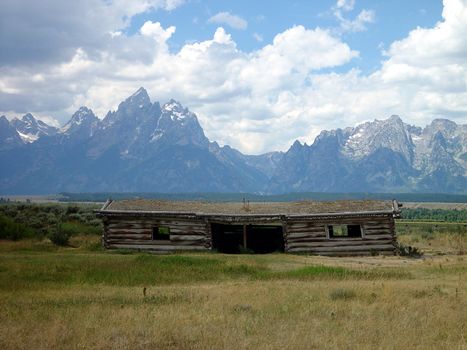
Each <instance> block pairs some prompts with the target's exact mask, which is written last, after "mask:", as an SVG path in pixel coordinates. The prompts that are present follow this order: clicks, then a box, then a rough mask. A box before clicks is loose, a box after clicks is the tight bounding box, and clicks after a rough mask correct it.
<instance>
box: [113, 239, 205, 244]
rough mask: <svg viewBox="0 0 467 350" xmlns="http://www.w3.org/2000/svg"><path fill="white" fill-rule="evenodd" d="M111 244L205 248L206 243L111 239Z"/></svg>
mask: <svg viewBox="0 0 467 350" xmlns="http://www.w3.org/2000/svg"><path fill="white" fill-rule="evenodd" d="M107 242H108V243H109V244H128V245H144V246H166V245H171V246H184V245H186V246H193V245H199V246H204V241H177V242H171V241H144V240H119V239H109V240H107Z"/></svg>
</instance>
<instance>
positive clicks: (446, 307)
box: [0, 242, 467, 349]
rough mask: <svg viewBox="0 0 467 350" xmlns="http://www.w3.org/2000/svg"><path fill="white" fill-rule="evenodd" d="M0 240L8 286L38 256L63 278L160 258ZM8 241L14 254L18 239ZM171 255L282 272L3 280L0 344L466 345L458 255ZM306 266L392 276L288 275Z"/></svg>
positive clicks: (466, 307)
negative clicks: (77, 267) (127, 281)
mask: <svg viewBox="0 0 467 350" xmlns="http://www.w3.org/2000/svg"><path fill="white" fill-rule="evenodd" d="M8 244H9V246H8V250H5V249H0V277H2V276H3V277H5V278H9V279H11V281H15V280H16V277H15V276H16V275H19V274H21V273H23V270H25V269H29V270H28V271H29V272H28V273H33V272H34V269H35V267H34V265H28V264H34V262H37V259H42V258H44V259H51V260H50V264H51V266H50V269H51V270H52V269H53V270H54V271H55V273H57V271H58V272H60V273H63V274H66V273H67V271H68V270H67V269H71V268H72V267H71V266H74V265H70V264H67V263H66V261H67V259H71V260H73V261H74V262H77V263H80V262H82V263H83V266H84V265H85V263H86V262H87V263H88V265H86V266H87V267H86V268H89V261H94V260H93V259H96V260H95V261H96V262H99V261H101V260H99V259H104V260H105V261H107V260H106V259H109V261H112V262H114V261H118V260H123V259H127V260H125V261H132V260H131V259H136V260H135V261H139V260H142V261H143V262H145V263H147V262H148V261H147V260H151V261H152V260H153V259H155V260H154V261H155V262H156V263H157V261H159V260H158V259H164V258H163V257H159V256H146V255H144V256H140V255H138V254H137V255H130V256H128V255H116V254H108V253H105V252H95V253H92V252H85V251H83V250H79V249H60V250H57V251H52V252H50V251H49V252H43V251H33V250H24V251H14V249H13V248H12V246H13V245H14V244H11V243H8ZM18 244H19V245H23V248H24V245H25V243H24V242H23V243H18ZM0 245H1V243H0ZM26 247H27V245H26ZM0 248H1V247H0ZM28 249H29V248H28ZM41 249H42V248H41ZM54 257H55V258H58V259H53V258H54ZM140 257H142V258H144V259H139V258H140ZM180 257H181V258H184V257H186V258H187V259H190V258H193V259H197V258H199V259H211V258H215V259H219V261H220V262H223V261H225V262H226V266H227V267H235V266H237V267H242V266H246V267H249V268H254V267H258V268H261V269H263V270H264V271H272V272H274V271H276V272H277V273H283V275H278V276H279V277H276V278H271V279H269V278H265V279H263V278H250V277H248V276H247V275H242V274H239V275H231V276H230V275H229V276H228V277H225V278H222V279H221V280H215V279H214V280H206V281H202V280H191V279H189V278H187V280H186V281H181V282H180V281H177V282H176V283H171V282H164V283H162V282H160V281H161V280H160V279H157V278H156V277H157V276H154V279H151V278H148V280H147V281H146V283H143V284H141V283H137V285H135V286H127V285H118V284H112V283H86V282H82V283H78V282H76V281H75V282H70V281H67V282H63V281H62V282H57V283H52V282H51V283H49V282H47V281H46V282H44V283H43V284H37V286H34V287H27V286H26V287H24V288H19V287H18V288H16V287H15V288H14V289H12V288H13V287H11V285H10V286H8V285H3V287H2V288H0V310H1V312H0V348H1V349H51V348H54V349H89V348H93V349H466V348H467V291H466V281H467V257H465V256H457V255H443V256H428V257H425V258H424V259H407V258H401V257H384V258H383V257H365V258H358V257H352V258H350V257H349V258H329V257H310V256H294V255H285V254H278V255H265V256H251V255H239V256H223V255H217V254H204V255H203V254H196V255H195V254H186V255H183V256H180ZM138 259H139V260H138ZM60 261H63V264H60ZM160 261H162V260H160ZM182 261H183V260H182ZM189 261H190V260H189ZM189 261H188V262H189ZM21 264H23V265H21ZM316 265H324V266H341V267H344V268H348V269H351V270H358V271H360V270H365V271H376V272H378V271H381V272H390V273H392V274H387V275H381V277H374V278H360V277H358V275H355V276H354V277H353V275H352V274H350V275H348V276H344V277H342V276H341V277H333V276H331V275H318V276H316V277H313V278H307V277H303V276H302V275H297V276H296V275H293V274H287V273H288V272H293V271H296V270H297V269H300V268H303V267H306V266H316ZM96 266H97V265H96ZM148 266H152V265H148ZM207 268H210V267H209V266H207ZM96 269H97V267H96ZM245 269H246V268H245ZM37 270H38V271H39V269H38V268H37ZM263 270H261V271H263ZM180 271H181V272H180V273H185V272H183V271H184V270H180ZM226 271H229V269H227V270H226ZM245 271H248V269H246V270H245ZM109 273H110V272H109ZM15 274H16V275H15ZM374 276H377V275H374ZM398 276H400V277H398ZM156 281H159V282H156ZM41 283H42V282H41ZM18 285H20V284H18ZM144 287H146V295H144V294H143V289H144Z"/></svg>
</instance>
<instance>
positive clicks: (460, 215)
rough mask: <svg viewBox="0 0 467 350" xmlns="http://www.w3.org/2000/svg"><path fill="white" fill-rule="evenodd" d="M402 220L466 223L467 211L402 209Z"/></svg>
mask: <svg viewBox="0 0 467 350" xmlns="http://www.w3.org/2000/svg"><path fill="white" fill-rule="evenodd" d="M401 216H402V219H406V220H416V221H443V222H467V210H457V209H425V208H418V209H408V208H403V209H402V215H401Z"/></svg>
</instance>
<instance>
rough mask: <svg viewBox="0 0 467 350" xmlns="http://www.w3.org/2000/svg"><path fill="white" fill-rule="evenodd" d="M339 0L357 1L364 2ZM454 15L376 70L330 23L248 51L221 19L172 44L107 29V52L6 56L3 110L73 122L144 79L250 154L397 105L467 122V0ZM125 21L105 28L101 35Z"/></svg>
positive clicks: (167, 30)
mask: <svg viewBox="0 0 467 350" xmlns="http://www.w3.org/2000/svg"><path fill="white" fill-rule="evenodd" d="M89 1H90V0H89ZM339 3H341V8H345V7H346V8H347V9H349V10H346V11H350V10H351V9H350V8H351V7H352V8H353V6H354V2H352V1H342V2H338V5H339ZM142 8H144V6H143V7H142ZM140 10H141V9H134V10H131V11H133V12H134V11H140ZM342 11H344V10H342ZM117 12H118V11H117ZM442 16H443V18H442V20H441V21H440V22H439V23H437V24H436V25H435V26H433V27H432V28H416V29H414V30H412V31H411V32H409V33H407V36H406V37H405V38H403V39H401V40H398V41H395V42H393V43H392V44H391V45H389V46H388V48H387V51H386V52H385V55H386V56H385V59H384V61H383V62H382V64H381V67H380V69H378V70H377V71H375V72H373V73H371V74H363V73H362V72H360V71H359V70H357V69H353V68H351V66H350V67H349V68H345V67H347V65H348V64H349V63H350V64H351V63H352V60H354V59H356V58H357V57H358V56H359V53H358V52H357V51H356V50H354V49H352V48H351V47H350V46H349V45H348V44H347V43H346V42H345V41H344V39H343V38H342V37H341V36H339V35H336V34H335V33H333V32H332V31H330V30H326V29H322V28H306V27H305V26H300V25H298V26H294V27H291V28H288V29H286V30H284V31H282V32H280V33H277V34H276V36H275V37H274V39H273V40H272V41H271V42H265V43H264V45H263V46H262V47H261V48H259V49H258V50H255V51H252V52H245V51H242V50H241V49H239V47H238V46H237V44H236V42H235V41H234V40H233V38H232V37H231V35H230V34H229V33H228V32H227V31H226V30H225V29H224V28H222V27H219V28H217V29H216V30H215V31H214V32H213V34H212V37H211V38H210V39H209V40H204V41H197V42H192V43H189V44H185V45H184V46H182V47H181V48H180V49H179V50H178V51H176V52H171V51H169V50H168V42H169V41H170V40H171V36H172V35H173V33H174V31H175V27H173V26H167V27H164V26H162V25H161V24H160V23H158V22H152V21H148V22H146V23H144V24H143V25H142V26H141V28H140V29H139V31H138V32H137V33H136V34H134V35H128V34H125V32H122V31H121V32H120V34H119V35H114V36H110V35H107V36H106V40H105V44H104V45H100V46H98V50H97V49H96V48H95V47H94V46H93V45H82V46H80V47H74V46H73V45H72V46H70V50H71V53H70V54H69V56H63V57H62V58H61V59H60V60H59V61H56V60H55V59H52V60H49V61H47V62H48V63H47V64H33V65H27V66H24V65H23V64H22V63H18V64H17V65H16V66H15V65H13V63H12V61H9V63H8V64H6V63H4V64H0V106H1V109H2V110H1V111H0V114H2V113H6V114H7V115H9V116H14V115H15V113H16V114H20V113H26V112H32V113H33V114H36V115H39V116H53V117H55V118H57V119H58V120H59V121H60V122H61V123H64V122H66V120H67V119H68V118H69V117H70V116H71V114H72V113H73V112H74V111H75V110H76V109H77V108H78V107H80V106H81V105H87V106H88V107H90V108H92V109H93V110H94V111H95V112H97V114H98V115H99V116H100V117H103V116H104V115H105V114H106V112H107V111H108V110H109V109H115V108H116V107H117V106H118V103H119V102H120V101H122V100H123V99H124V98H126V97H127V96H129V95H130V94H131V93H133V92H134V91H135V90H136V89H137V88H138V87H140V86H144V87H146V88H147V90H148V91H149V93H150V95H151V97H152V99H153V100H157V101H161V102H164V101H167V100H168V99H170V98H175V99H177V100H179V101H180V102H182V103H183V104H184V105H186V106H187V107H189V108H190V109H191V110H192V111H194V112H195V113H197V115H198V116H199V119H200V122H201V124H202V126H203V128H204V129H205V132H206V134H207V136H208V137H209V138H210V139H212V140H216V141H219V142H220V143H221V144H230V145H232V146H233V147H237V148H239V149H240V150H242V151H244V152H247V153H261V152H265V151H271V150H285V149H287V148H288V146H290V144H291V143H292V142H293V141H294V140H295V139H299V140H301V141H303V142H305V141H306V142H308V143H311V142H312V141H313V139H314V137H315V136H316V135H317V133H319V131H320V130H322V129H332V128H337V127H345V126H351V125H354V124H356V123H360V122H362V121H367V120H370V119H373V118H385V117H388V116H389V115H391V114H399V115H401V116H402V117H403V118H404V120H407V121H408V122H412V123H415V124H417V125H424V124H426V123H428V122H430V121H431V120H432V119H433V118H437V117H446V118H450V119H452V120H454V121H457V122H460V123H465V120H466V116H467V60H466V57H467V37H466V36H465V33H466V32H467V1H466V0H445V1H444V10H443V14H442ZM121 25H122V22H119V21H116V22H115V25H111V26H108V25H105V26H102V27H99V26H98V27H97V28H98V29H99V30H98V31H97V32H96V37H98V36H99V35H100V34H102V33H109V32H110V31H112V32H118V31H119V30H120V28H121ZM83 30H84V29H83ZM84 33H87V31H86V30H84ZM102 35H104V34H102ZM10 54H13V53H10ZM344 65H346V66H344ZM334 67H340V69H339V73H337V72H333V68H334Z"/></svg>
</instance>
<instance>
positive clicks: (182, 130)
mask: <svg viewBox="0 0 467 350" xmlns="http://www.w3.org/2000/svg"><path fill="white" fill-rule="evenodd" d="M0 164H2V166H1V170H0V193H4V194H46V193H58V192H165V193H174V192H254V193H285V192H301V191H307V192H430V193H435V192H439V193H460V194H467V125H466V124H464V125H457V124H456V123H454V122H452V121H449V120H447V119H435V120H434V121H433V122H432V123H431V124H430V125H428V126H426V127H425V128H420V127H416V126H412V125H408V124H406V123H404V122H403V121H402V119H401V118H400V117H398V116H391V117H390V118H388V119H386V120H374V121H372V122H367V123H364V124H361V125H358V126H356V127H348V128H345V129H337V130H332V131H322V132H321V134H320V135H319V136H318V137H317V138H316V139H315V141H314V142H313V144H311V145H307V144H302V143H300V142H299V141H295V143H294V144H293V145H292V146H291V147H290V148H289V149H288V150H287V151H286V152H270V153H266V154H262V155H245V154H242V153H241V152H239V151H237V150H235V149H234V148H231V147H229V146H223V147H221V146H219V144H218V143H216V142H212V141H210V140H209V139H208V138H207V137H206V136H205V134H204V131H203V129H202V127H201V126H200V124H199V122H198V119H197V117H196V115H195V114H194V113H192V112H191V111H189V110H188V109H187V108H185V107H183V106H182V105H181V104H180V103H179V102H177V101H175V100H170V101H168V102H167V103H165V104H163V105H161V104H159V102H154V103H152V102H151V101H150V98H149V96H148V94H147V91H146V90H145V89H144V88H140V89H138V90H137V91H136V92H135V93H134V94H133V95H131V96H130V97H128V98H127V99H126V100H125V101H123V102H121V103H120V104H119V106H118V108H117V110H116V111H109V112H108V113H107V115H106V116H105V117H104V118H103V119H102V120H101V119H99V118H97V117H96V116H95V115H94V113H93V112H92V110H90V109H89V108H87V107H81V108H79V109H78V111H76V112H75V113H74V114H73V115H72V117H71V119H70V120H69V121H68V122H67V123H66V124H65V125H64V126H63V127H61V128H56V127H53V126H50V125H47V124H46V123H44V122H43V121H40V120H37V119H36V118H35V117H34V116H33V115H31V114H29V113H28V114H26V115H24V116H23V117H22V118H21V119H16V118H15V119H12V120H11V121H9V120H8V119H7V118H6V117H5V116H1V117H0Z"/></svg>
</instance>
